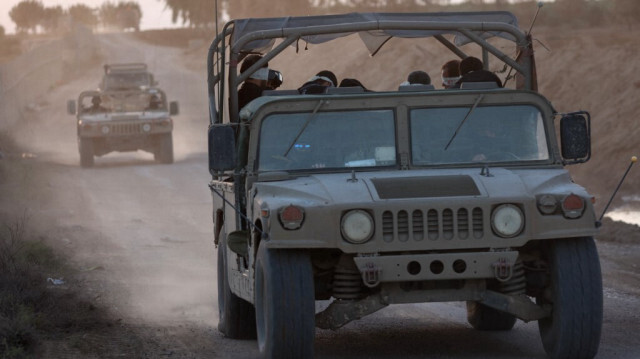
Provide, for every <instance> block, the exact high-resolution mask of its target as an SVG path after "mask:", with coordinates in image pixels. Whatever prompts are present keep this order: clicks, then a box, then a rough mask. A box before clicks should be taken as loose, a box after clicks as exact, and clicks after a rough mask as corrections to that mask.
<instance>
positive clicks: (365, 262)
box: [354, 251, 518, 286]
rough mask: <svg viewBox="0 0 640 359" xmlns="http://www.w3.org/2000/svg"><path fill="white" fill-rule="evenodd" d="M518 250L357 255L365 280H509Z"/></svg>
mask: <svg viewBox="0 0 640 359" xmlns="http://www.w3.org/2000/svg"><path fill="white" fill-rule="evenodd" d="M517 258H518V252H517V251H496V252H461V253H432V254H404V255H376V256H356V257H354V261H355V263H356V266H357V267H358V270H359V271H360V273H361V275H362V279H363V281H364V283H365V284H366V285H368V286H376V285H378V284H379V283H381V282H407V281H424V280H451V279H480V278H497V279H499V280H503V281H508V280H509V279H510V278H511V275H512V274H513V266H514V265H515V263H516V260H517Z"/></svg>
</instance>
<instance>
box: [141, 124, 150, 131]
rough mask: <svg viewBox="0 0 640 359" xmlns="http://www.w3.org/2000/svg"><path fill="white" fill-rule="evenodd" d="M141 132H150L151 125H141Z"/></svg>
mask: <svg viewBox="0 0 640 359" xmlns="http://www.w3.org/2000/svg"><path fill="white" fill-rule="evenodd" d="M142 131H144V132H149V131H151V125H150V124H148V123H145V124H144V125H142Z"/></svg>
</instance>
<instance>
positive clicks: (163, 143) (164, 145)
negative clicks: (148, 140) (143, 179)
mask: <svg viewBox="0 0 640 359" xmlns="http://www.w3.org/2000/svg"><path fill="white" fill-rule="evenodd" d="M153 155H154V158H155V159H156V161H158V162H160V163H173V138H172V137H171V133H165V134H161V135H158V141H157V143H156V150H155V152H154V154H153Z"/></svg>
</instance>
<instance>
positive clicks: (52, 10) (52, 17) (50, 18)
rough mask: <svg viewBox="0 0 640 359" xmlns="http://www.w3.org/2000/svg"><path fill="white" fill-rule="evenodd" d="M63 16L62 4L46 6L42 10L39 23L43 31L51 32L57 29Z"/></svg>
mask: <svg viewBox="0 0 640 359" xmlns="http://www.w3.org/2000/svg"><path fill="white" fill-rule="evenodd" d="M63 16H64V10H62V6H53V7H47V8H44V9H43V10H42V18H41V19H40V22H39V25H40V26H42V28H43V29H44V31H45V32H53V31H55V30H56V29H58V26H59V23H60V20H61V19H62V17H63Z"/></svg>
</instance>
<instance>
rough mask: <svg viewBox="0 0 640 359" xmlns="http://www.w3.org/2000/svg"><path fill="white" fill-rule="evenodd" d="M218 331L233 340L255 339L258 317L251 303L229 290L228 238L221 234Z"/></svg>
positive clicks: (219, 245)
mask: <svg viewBox="0 0 640 359" xmlns="http://www.w3.org/2000/svg"><path fill="white" fill-rule="evenodd" d="M218 318H219V319H218V330H219V331H220V332H221V333H222V334H224V335H225V336H226V337H228V338H232V339H255V337H256V316H255V310H254V308H253V305H251V303H249V302H247V301H245V300H244V299H242V298H240V297H238V296H237V295H235V294H233V292H231V288H229V279H228V278H227V238H226V234H225V233H220V242H219V244H218Z"/></svg>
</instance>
